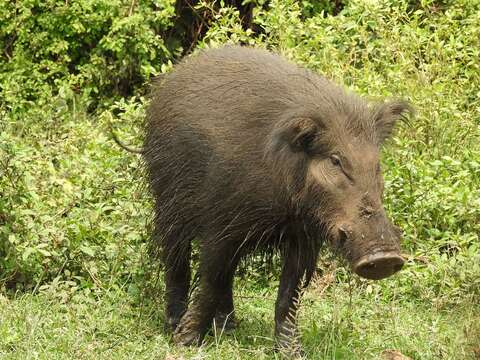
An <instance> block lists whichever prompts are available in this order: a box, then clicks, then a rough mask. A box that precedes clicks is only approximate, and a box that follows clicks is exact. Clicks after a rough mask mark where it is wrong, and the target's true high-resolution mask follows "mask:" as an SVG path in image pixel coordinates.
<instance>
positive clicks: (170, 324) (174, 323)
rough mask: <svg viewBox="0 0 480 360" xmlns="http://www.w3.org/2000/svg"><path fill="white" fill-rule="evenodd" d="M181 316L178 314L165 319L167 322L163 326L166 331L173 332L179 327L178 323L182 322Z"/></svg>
mask: <svg viewBox="0 0 480 360" xmlns="http://www.w3.org/2000/svg"><path fill="white" fill-rule="evenodd" d="M180 319H181V317H177V316H169V317H167V318H166V320H165V324H164V326H163V328H164V330H165V332H166V333H173V332H175V330H176V329H177V327H178V324H179V323H180Z"/></svg>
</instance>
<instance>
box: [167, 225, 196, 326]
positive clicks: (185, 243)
mask: <svg viewBox="0 0 480 360" xmlns="http://www.w3.org/2000/svg"><path fill="white" fill-rule="evenodd" d="M191 251H192V249H191V244H190V240H189V239H188V238H184V237H183V236H182V232H181V231H179V232H175V231H174V232H172V233H171V234H170V236H169V237H168V238H166V239H164V244H163V253H162V257H163V263H164V266H165V273H164V279H165V303H166V304H165V317H166V319H165V327H166V330H167V331H175V329H176V327H177V325H178V323H179V322H180V319H181V318H182V316H183V314H184V313H185V312H186V311H187V303H188V293H189V290H190V280H191V269H190V257H191Z"/></svg>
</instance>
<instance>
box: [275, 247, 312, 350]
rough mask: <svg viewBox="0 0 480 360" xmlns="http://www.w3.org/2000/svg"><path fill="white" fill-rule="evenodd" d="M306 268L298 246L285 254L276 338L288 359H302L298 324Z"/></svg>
mask: <svg viewBox="0 0 480 360" xmlns="http://www.w3.org/2000/svg"><path fill="white" fill-rule="evenodd" d="M304 275H305V267H304V264H302V259H301V257H300V251H299V250H298V248H297V247H296V246H292V247H289V249H288V250H287V251H285V252H284V254H283V266H282V274H281V276H280V286H279V288H278V295H277V301H276V304H275V338H276V342H277V349H278V350H279V351H280V352H281V353H283V354H285V355H286V356H287V357H288V358H300V357H302V350H301V345H300V341H299V334H298V329H297V324H296V320H297V319H296V318H297V308H298V305H299V301H300V295H301V288H302V285H303V284H302V280H303V278H304Z"/></svg>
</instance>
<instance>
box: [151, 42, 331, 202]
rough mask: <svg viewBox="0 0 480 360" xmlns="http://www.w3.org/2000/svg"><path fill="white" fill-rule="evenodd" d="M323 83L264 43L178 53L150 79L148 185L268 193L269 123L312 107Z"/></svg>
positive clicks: (223, 195) (225, 192) (227, 192)
mask: <svg viewBox="0 0 480 360" xmlns="http://www.w3.org/2000/svg"><path fill="white" fill-rule="evenodd" d="M328 86H329V85H328V83H327V82H326V81H325V80H323V78H321V77H319V76H316V75H314V74H312V73H310V72H307V71H306V70H304V69H301V68H298V67H297V66H295V65H293V64H291V63H289V62H287V61H286V60H284V59H283V58H281V57H280V56H278V55H274V54H272V53H270V52H267V51H265V50H258V49H251V48H244V47H224V48H221V49H215V50H207V51H204V52H202V53H200V54H198V55H196V56H192V57H190V58H188V59H186V60H184V61H183V62H181V63H180V64H178V65H177V66H176V67H175V69H174V70H173V71H172V72H171V73H170V74H168V75H165V76H164V77H162V78H160V79H158V80H157V81H156V82H155V83H154V85H153V91H152V101H151V105H150V107H149V109H148V118H147V134H146V141H145V149H146V151H147V152H146V155H145V160H146V162H147V167H148V168H149V171H150V177H151V179H150V181H151V183H152V184H153V187H154V190H157V192H158V193H163V194H165V191H170V192H171V191H175V192H176V193H179V192H182V193H185V191H190V194H189V196H190V198H192V197H194V196H195V194H196V196H197V197H198V196H201V195H204V194H205V193H206V192H210V193H215V194H217V196H218V197H219V199H218V200H219V201H220V200H221V198H223V199H225V198H226V197H229V196H233V195H232V194H233V193H235V194H239V193H240V194H242V193H243V194H253V195H254V197H256V198H257V199H258V200H259V199H260V198H262V197H269V196H272V194H271V193H272V190H271V186H272V179H271V176H272V174H271V171H270V169H269V166H268V164H266V163H265V157H264V152H265V144H266V142H267V141H268V139H269V136H270V134H271V131H272V129H273V127H274V126H275V123H276V122H277V121H279V119H280V118H281V117H282V116H283V114H285V113H286V112H288V111H290V110H291V109H295V108H308V107H312V108H313V107H315V97H316V96H317V97H318V90H319V89H320V90H321V89H322V87H328ZM315 93H317V94H315ZM166 189H167V190H166ZM208 200H209V201H212V199H208ZM198 201H199V200H198ZM198 201H197V202H198ZM266 201H268V199H266Z"/></svg>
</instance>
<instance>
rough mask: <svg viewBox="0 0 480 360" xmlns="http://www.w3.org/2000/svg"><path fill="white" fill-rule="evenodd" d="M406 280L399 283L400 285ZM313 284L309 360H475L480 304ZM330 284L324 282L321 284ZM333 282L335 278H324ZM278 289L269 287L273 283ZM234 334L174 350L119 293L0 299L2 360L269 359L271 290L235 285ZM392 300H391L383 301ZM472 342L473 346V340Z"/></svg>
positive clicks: (157, 311) (138, 304)
mask: <svg viewBox="0 0 480 360" xmlns="http://www.w3.org/2000/svg"><path fill="white" fill-rule="evenodd" d="M401 277H402V275H399V276H398V280H397V281H399V282H400V281H401ZM328 278H329V276H325V277H323V278H318V279H317V281H316V282H315V283H314V284H313V286H312V287H311V288H310V289H309V290H308V291H307V292H306V293H305V294H304V297H303V307H302V311H301V315H300V329H301V331H302V339H303V343H304V345H305V351H306V354H307V356H308V358H309V359H378V358H379V357H380V354H381V353H382V352H383V351H384V350H386V349H396V350H398V351H400V352H402V353H403V354H405V355H408V356H410V357H411V358H413V359H422V360H426V359H475V357H474V352H473V350H474V347H475V345H477V346H478V337H479V335H480V314H479V313H478V306H479V304H478V301H477V303H474V302H473V300H472V299H464V300H463V301H462V302H460V303H457V304H454V305H449V306H447V307H441V306H440V307H439V306H438V304H435V303H426V302H421V301H415V300H414V299H411V298H409V297H407V296H404V294H402V292H401V291H398V292H396V293H395V294H392V296H391V299H389V300H386V299H385V289H383V288H382V286H379V285H376V284H369V285H368V286H364V285H365V284H363V283H362V284H359V283H357V284H355V281H354V280H351V281H350V283H349V284H348V283H329V282H328ZM326 279H327V281H325V280H326ZM330 279H331V278H330ZM270 285H274V284H270ZM236 290H237V291H236V294H237V297H236V305H237V312H238V315H239V318H240V319H241V322H240V325H239V328H238V329H237V330H236V331H234V332H233V333H229V334H212V335H211V336H209V337H207V339H206V342H205V345H203V346H202V347H201V348H199V349H197V348H193V349H192V348H179V347H175V346H174V345H172V344H171V342H169V337H168V336H165V334H164V332H163V324H162V314H161V304H160V306H158V305H159V304H155V303H152V302H148V301H142V300H141V299H140V298H139V297H138V296H135V295H132V294H129V293H128V291H126V290H125V289H120V288H117V289H110V290H108V291H107V290H106V291H104V292H102V294H101V295H100V296H98V297H97V296H95V297H92V296H91V294H85V293H84V292H83V291H70V290H69V289H68V287H64V286H62V284H57V285H56V286H51V287H49V289H48V290H44V291H41V292H40V293H39V294H35V295H32V294H24V295H18V296H17V297H14V298H11V299H10V298H7V297H1V298H0V317H1V319H2V322H1V324H0V356H1V358H2V359H33V358H38V359H66V358H71V359H80V358H81V359H132V358H135V359H152V358H159V359H163V358H165V357H166V356H167V355H168V356H170V358H171V359H181V358H185V359H274V358H278V356H277V355H276V354H274V353H273V352H272V348H273V344H274V343H273V340H272V335H273V327H272V324H273V312H272V309H273V304H274V295H275V289H274V287H273V286H268V287H264V286H261V287H258V284H252V283H251V282H248V281H246V280H239V281H238V285H237V289H236ZM388 297H390V296H388ZM475 342H476V343H475Z"/></svg>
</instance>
